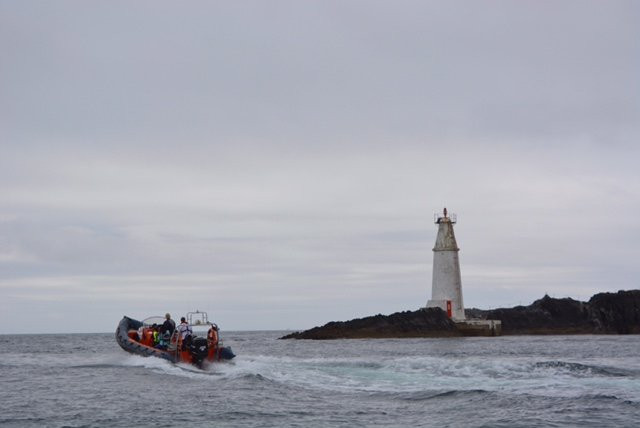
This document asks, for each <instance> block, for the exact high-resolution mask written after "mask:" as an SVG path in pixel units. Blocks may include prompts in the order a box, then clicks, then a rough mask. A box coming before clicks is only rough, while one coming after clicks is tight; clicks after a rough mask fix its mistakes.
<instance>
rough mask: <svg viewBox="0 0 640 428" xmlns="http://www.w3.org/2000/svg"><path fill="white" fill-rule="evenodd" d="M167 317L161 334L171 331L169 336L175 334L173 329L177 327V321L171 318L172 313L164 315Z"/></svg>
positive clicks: (161, 328)
mask: <svg viewBox="0 0 640 428" xmlns="http://www.w3.org/2000/svg"><path fill="white" fill-rule="evenodd" d="M164 317H165V318H166V319H165V320H164V323H162V327H160V334H163V335H164V334H165V333H167V332H168V333H169V336H171V335H172V334H173V331H174V330H175V329H176V322H175V321H174V320H172V319H171V314H169V313H167V314H166V315H165V316H164Z"/></svg>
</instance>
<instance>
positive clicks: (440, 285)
mask: <svg viewBox="0 0 640 428" xmlns="http://www.w3.org/2000/svg"><path fill="white" fill-rule="evenodd" d="M434 223H435V224H437V225H438V236H437V237H436V245H435V246H434V247H433V279H432V282H431V299H430V300H429V301H428V302H427V308H433V307H438V308H442V310H443V311H445V312H446V313H447V315H449V317H450V318H451V319H453V320H454V321H464V320H465V315H464V304H463V303H462V280H461V278H460V261H459V259H458V252H459V251H460V248H458V244H457V243H456V237H455V235H454V233H453V225H454V224H455V223H456V215H455V214H450V215H449V214H448V213H447V209H446V208H445V209H444V210H443V212H442V214H439V213H438V214H436V215H435V216H434Z"/></svg>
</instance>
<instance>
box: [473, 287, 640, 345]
mask: <svg viewBox="0 0 640 428" xmlns="http://www.w3.org/2000/svg"><path fill="white" fill-rule="evenodd" d="M467 313H468V314H473V315H474V316H476V317H478V318H481V319H496V320H500V321H502V334H629V333H636V334H637V333H640V290H630V291H618V292H617V293H599V294H596V295H595V296H593V297H592V298H591V299H590V300H589V301H588V302H580V301H578V300H574V299H569V298H565V299H554V298H551V297H549V296H544V297H543V298H542V299H540V300H536V301H535V302H533V303H532V304H531V305H529V306H516V307H515V308H500V309H493V310H489V311H481V310H478V309H471V310H469V311H468V312H467Z"/></svg>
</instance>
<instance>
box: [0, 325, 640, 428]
mask: <svg viewBox="0 0 640 428" xmlns="http://www.w3.org/2000/svg"><path fill="white" fill-rule="evenodd" d="M284 333H285V332H224V331H223V332H222V334H223V339H224V340H225V344H226V345H230V346H231V347H232V348H233V350H234V352H235V353H236V354H237V357H236V359H235V360H233V361H232V362H226V363H219V364H215V365H212V366H211V367H209V368H208V369H207V370H199V369H196V368H194V367H191V366H184V365H173V364H171V363H169V362H167V361H164V360H160V359H157V358H142V357H138V356H134V355H130V354H127V353H126V352H124V351H123V350H122V349H120V347H118V345H117V344H116V342H115V339H114V335H113V334H95V335H87V334H73V335H9V336H7V335H5V336H0V353H1V355H0V427H42V426H44V427H137V426H140V427H175V426H188V427H254V426H255V427H333V426H344V427H372V426H384V427H390V426H398V427H413V426H425V427H429V426H433V427H458V426H460V427H559V426H562V427H564V426H584V427H603V426H606V427H613V426H616V427H637V426H639V425H640V359H639V356H640V336H544V337H542V336H505V337H498V338H452V339H393V340H336V341H292V340H286V341H285V340H277V338H278V337H279V336H281V335H283V334H284Z"/></svg>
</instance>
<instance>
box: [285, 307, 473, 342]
mask: <svg viewBox="0 0 640 428" xmlns="http://www.w3.org/2000/svg"><path fill="white" fill-rule="evenodd" d="M460 335H461V334H460V332H459V331H458V330H457V328H456V325H455V324H454V323H453V321H451V320H450V319H449V317H447V314H446V313H445V312H444V311H443V310H442V309H440V308H428V309H419V310H417V311H405V312H396V313H395V314H391V315H375V316H371V317H366V318H357V319H354V320H351V321H344V322H342V321H337V322H336V321H333V322H330V323H328V324H325V325H323V326H322V327H315V328H312V329H310V330H306V331H303V332H298V333H292V334H289V335H287V336H284V337H282V338H281V339H362V338H391V337H451V336H460Z"/></svg>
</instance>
